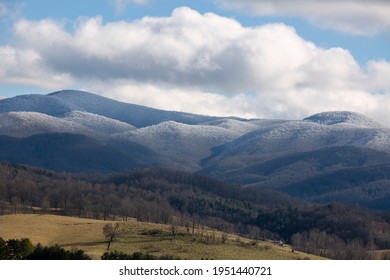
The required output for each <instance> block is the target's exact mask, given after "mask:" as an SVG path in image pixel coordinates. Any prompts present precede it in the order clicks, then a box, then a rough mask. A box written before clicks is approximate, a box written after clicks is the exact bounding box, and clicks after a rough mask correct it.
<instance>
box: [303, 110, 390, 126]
mask: <svg viewBox="0 0 390 280" xmlns="http://www.w3.org/2000/svg"><path fill="white" fill-rule="evenodd" d="M304 121H308V122H313V123H318V124H323V125H341V124H344V125H354V126H357V127H363V128H383V127H384V125H382V124H380V123H379V122H377V121H376V120H373V119H371V118H369V117H367V116H365V115H363V114H360V113H356V112H350V111H332V112H322V113H318V114H315V115H312V116H310V117H307V118H305V119H304Z"/></svg>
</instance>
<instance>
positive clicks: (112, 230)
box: [103, 223, 119, 250]
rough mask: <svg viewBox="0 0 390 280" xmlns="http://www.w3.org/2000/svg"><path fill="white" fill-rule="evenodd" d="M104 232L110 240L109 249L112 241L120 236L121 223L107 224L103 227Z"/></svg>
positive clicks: (108, 240)
mask: <svg viewBox="0 0 390 280" xmlns="http://www.w3.org/2000/svg"><path fill="white" fill-rule="evenodd" d="M103 234H104V237H105V238H106V240H107V242H108V245H107V250H110V248H111V244H112V242H114V241H115V240H116V239H117V238H118V236H119V223H116V224H115V226H113V225H112V224H105V225H104V227H103Z"/></svg>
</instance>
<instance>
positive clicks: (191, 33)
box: [0, 7, 390, 119]
mask: <svg viewBox="0 0 390 280" xmlns="http://www.w3.org/2000/svg"><path fill="white" fill-rule="evenodd" d="M13 42H14V44H13V45H12V46H0V61H2V62H3V61H4V63H2V64H1V65H0V82H8V83H10V82H12V83H23V84H33V85H40V86H41V87H45V88H53V89H60V88H64V87H67V88H69V87H73V86H76V87H80V85H82V87H83V89H85V90H91V91H93V92H98V93H101V94H103V95H106V96H109V97H115V98H118V99H121V100H123V101H127V102H134V103H140V104H145V105H148V106H153V107H158V108H163V109H169V110H179V111H191V112H196V113H203V114H210V115H238V116H244V117H266V118H302V117H305V116H307V115H309V114H313V113H317V112H320V111H329V110H352V111H357V112H361V113H365V114H368V115H370V116H372V117H378V118H379V117H380V118H383V117H384V116H386V115H387V116H388V108H389V104H390V79H388V77H389V72H390V63H389V62H388V61H385V60H378V61H374V60H373V61H370V62H368V63H367V65H366V66H364V67H362V66H360V65H359V64H358V63H357V62H356V61H355V59H354V58H353V57H352V55H351V54H350V53H349V52H348V51H347V50H345V49H340V48H329V49H324V48H320V47H318V46H316V45H315V44H313V43H311V42H309V41H306V40H305V39H303V38H301V37H300V36H299V35H298V34H297V33H296V31H295V30H294V29H293V28H292V27H289V26H286V25H284V24H268V25H263V26H258V27H254V28H248V27H243V26H242V25H241V24H240V23H238V22H237V21H235V20H233V19H229V18H225V17H221V16H218V15H216V14H212V13H207V14H200V13H198V12H197V11H194V10H192V9H189V8H185V7H183V8H178V9H176V10H174V11H173V13H172V15H171V16H170V17H145V18H142V19H140V20H137V21H132V22H126V21H120V22H110V23H103V20H102V18H100V17H94V18H83V19H79V20H78V21H77V22H76V23H75V25H74V30H73V31H71V32H70V31H68V30H67V29H66V28H65V26H63V25H61V24H60V23H58V22H55V21H52V20H41V21H27V20H21V21H19V22H18V23H17V24H16V25H15V27H14V38H13ZM386 119H389V118H388V117H387V118H386Z"/></svg>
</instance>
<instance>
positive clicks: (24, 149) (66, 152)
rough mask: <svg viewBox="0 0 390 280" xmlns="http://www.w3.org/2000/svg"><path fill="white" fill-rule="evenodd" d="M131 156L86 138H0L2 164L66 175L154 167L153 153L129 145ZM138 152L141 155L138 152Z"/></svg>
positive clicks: (44, 136)
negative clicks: (3, 162) (43, 169)
mask: <svg viewBox="0 0 390 280" xmlns="http://www.w3.org/2000/svg"><path fill="white" fill-rule="evenodd" d="M128 147H129V148H133V151H134V152H133V153H134V157H130V156H128V155H125V154H123V153H121V152H120V151H118V150H116V149H114V148H113V147H110V146H109V145H106V144H103V143H100V142H98V141H96V140H94V139H92V138H90V137H87V136H84V135H76V134H58V133H54V134H37V135H33V136H30V137H26V138H14V137H9V136H0V155H1V160H2V161H7V162H11V163H23V164H27V165H32V166H39V167H43V168H47V169H52V170H56V171H66V172H118V171H124V170H130V169H132V168H135V167H142V166H150V165H153V164H156V162H157V159H156V157H155V156H154V154H153V153H152V152H151V151H149V152H148V153H147V151H148V150H147V149H146V148H144V147H142V146H141V145H138V144H133V147H131V146H128ZM140 151H142V153H140Z"/></svg>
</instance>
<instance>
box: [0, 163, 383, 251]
mask: <svg viewBox="0 0 390 280" xmlns="http://www.w3.org/2000/svg"><path fill="white" fill-rule="evenodd" d="M34 211H43V212H51V213H53V212H54V213H57V214H62V215H73V216H79V217H90V218H95V219H105V220H115V219H125V220H126V219H127V218H129V217H134V218H137V219H138V220H140V221H149V222H157V223H165V224H171V223H177V224H180V225H183V226H187V227H192V226H194V225H195V224H202V225H207V226H209V227H212V228H217V229H220V230H222V231H228V232H236V233H240V234H242V235H246V236H251V237H253V238H258V239H273V240H279V239H282V240H284V241H285V242H292V243H294V242H295V244H296V246H298V247H304V245H302V244H303V243H302V238H304V237H305V236H306V237H307V240H308V241H307V242H317V241H313V240H317V239H315V238H313V236H312V235H313V234H314V233H318V234H319V235H321V236H322V237H323V238H322V239H323V240H325V241H323V244H322V245H321V246H328V247H329V246H330V245H329V244H331V245H332V246H333V245H335V244H337V246H336V247H337V249H334V247H332V248H333V249H334V250H335V252H341V253H340V254H338V255H334V254H333V255H331V256H333V257H335V258H346V257H345V256H346V255H345V254H346V253H345V254H344V253H343V252H345V250H347V249H348V248H350V247H349V246H350V244H353V245H354V246H355V247H356V246H357V247H358V248H360V251H361V250H363V251H364V252H367V251H368V250H373V249H388V248H390V213H389V212H373V211H369V210H367V209H363V208H359V207H354V206H347V205H343V204H334V203H332V204H323V205H321V204H307V203H304V202H302V201H298V200H296V199H294V198H291V197H289V196H287V195H285V194H281V193H278V192H275V191H270V190H264V189H261V188H243V187H240V186H238V185H229V184H226V183H224V182H221V181H219V180H216V179H212V178H209V177H206V176H201V175H197V174H193V173H187V172H183V171H175V170H171V169H146V170H138V171H132V172H127V173H118V174H111V175H99V174H95V175H91V174H85V175H82V174H81V175H80V174H79V175H74V174H73V175H71V174H64V173H55V172H52V171H47V170H42V169H36V168H29V167H24V166H17V165H9V164H2V165H1V166H0V214H9V213H27V212H34ZM331 240H336V241H337V242H336V241H333V242H331ZM305 244H306V243H305ZM324 244H325V245H324ZM326 244H328V245H326ZM313 246H314V247H315V248H317V247H318V246H317V247H316V246H315V245H311V247H310V248H312V247H313ZM332 248H327V250H325V249H326V248H325V249H324V250H325V251H323V252H322V254H323V255H325V256H326V255H327V254H328V255H330V251H332V250H333V249H332ZM328 249H329V250H328ZM331 249H332V250H331ZM307 250H309V249H307ZM348 250H349V249H348ZM355 251H356V252H358V251H359V250H355ZM360 251H359V252H360ZM332 252H333V251H332ZM355 257H357V256H355ZM348 258H351V256H349V257H348Z"/></svg>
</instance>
